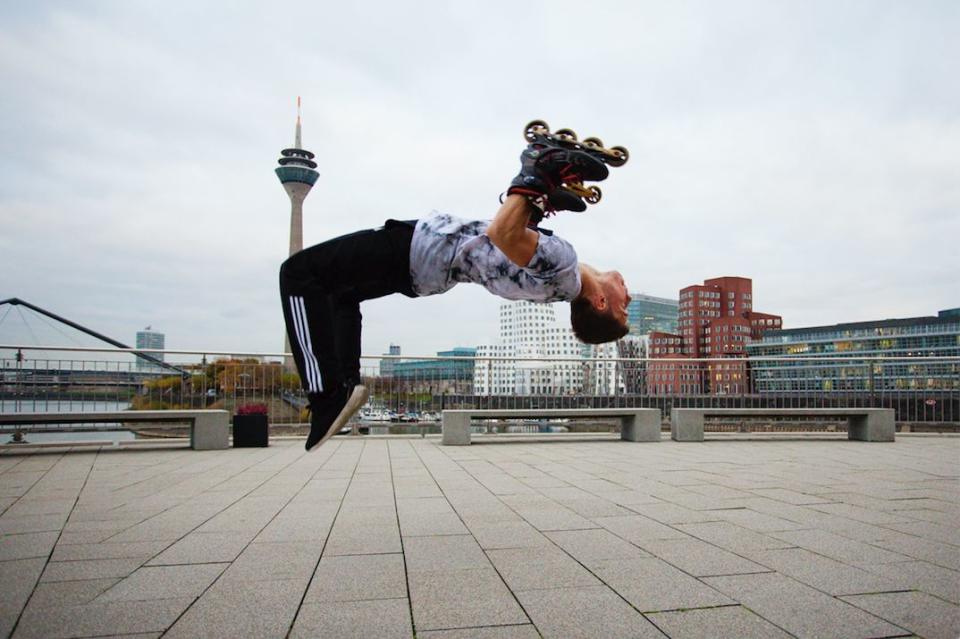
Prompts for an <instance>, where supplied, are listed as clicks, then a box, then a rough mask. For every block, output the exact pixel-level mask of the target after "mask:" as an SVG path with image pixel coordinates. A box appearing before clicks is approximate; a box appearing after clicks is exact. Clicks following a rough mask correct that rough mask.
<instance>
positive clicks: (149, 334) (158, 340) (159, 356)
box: [136, 326, 166, 371]
mask: <svg viewBox="0 0 960 639" xmlns="http://www.w3.org/2000/svg"><path fill="white" fill-rule="evenodd" d="M165 342H166V336H165V335H164V334H163V333H160V332H158V331H155V330H152V328H151V327H149V326H148V327H146V328H145V329H143V330H142V331H137V348H148V349H153V348H155V349H160V350H163V349H164V348H166V346H165V345H164V344H165ZM147 355H149V356H150V357H152V358H153V359H155V360H159V361H161V362H163V361H166V360H165V359H164V354H163V353H147ZM136 366H137V370H138V371H159V370H162V369H163V367H162V366H160V365H158V364H157V363H156V362H153V361H150V360H149V359H146V358H144V357H137V364H136Z"/></svg>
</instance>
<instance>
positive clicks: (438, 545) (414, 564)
mask: <svg viewBox="0 0 960 639" xmlns="http://www.w3.org/2000/svg"><path fill="white" fill-rule="evenodd" d="M403 554H404V556H405V557H406V559H407V572H409V573H413V572H427V571H441V572H450V571H454V570H470V569H473V568H489V567H490V560H489V559H487V556H486V555H485V554H484V552H483V550H482V549H481V548H480V546H479V544H477V541H476V540H475V539H474V538H473V537H471V536H470V535H458V536H434V537H410V538H408V539H405V540H404V542H403Z"/></svg>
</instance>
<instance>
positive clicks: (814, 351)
mask: <svg viewBox="0 0 960 639" xmlns="http://www.w3.org/2000/svg"><path fill="white" fill-rule="evenodd" d="M958 311H960V309H948V310H944V311H940V312H939V313H938V314H937V316H936V317H933V316H929V317H911V318H905V319H884V320H875V321H869V322H852V323H845V324H834V325H832V326H813V327H807V328H792V329H786V330H772V331H767V332H766V333H765V334H764V335H763V336H762V338H760V339H759V340H757V341H754V342H752V343H750V344H748V345H747V352H748V353H749V355H750V358H751V362H750V368H751V370H752V371H753V378H754V385H755V389H756V392H758V393H778V394H789V393H809V392H818V393H844V392H849V391H903V390H929V391H936V390H957V389H960V362H958V361H957V358H960V312H958ZM765 357H777V358H785V359H780V360H774V361H771V360H764V359H762V358H765ZM947 357H949V358H953V361H950V362H941V361H937V360H938V358H947ZM753 358H758V359H757V360H756V361H753ZM858 358H863V359H858ZM880 358H882V359H880ZM791 359H793V360H795V361H790V360H791Z"/></svg>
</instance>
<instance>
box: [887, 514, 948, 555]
mask: <svg viewBox="0 0 960 639" xmlns="http://www.w3.org/2000/svg"><path fill="white" fill-rule="evenodd" d="M886 527H887V528H892V529H893V530H896V531H898V532H902V533H906V534H908V535H916V536H918V537H923V538H924V539H928V540H931V541H939V542H941V543H944V544H951V545H953V546H955V547H957V552H960V533H958V532H957V529H956V527H954V526H945V525H943V524H938V523H934V522H931V521H915V522H911V523H906V524H886Z"/></svg>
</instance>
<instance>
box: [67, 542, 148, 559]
mask: <svg viewBox="0 0 960 639" xmlns="http://www.w3.org/2000/svg"><path fill="white" fill-rule="evenodd" d="M166 546H167V542H164V541H143V542H130V543H118V544H114V543H110V542H104V543H100V544H57V546H56V548H54V549H53V555H52V557H51V561H79V560H83V559H142V560H144V561H145V560H147V559H149V558H150V557H153V556H154V555H156V554H157V553H159V552H160V551H162V550H163V549H164V548H165V547H166Z"/></svg>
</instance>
